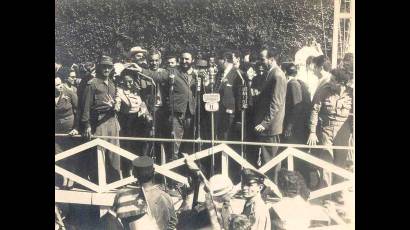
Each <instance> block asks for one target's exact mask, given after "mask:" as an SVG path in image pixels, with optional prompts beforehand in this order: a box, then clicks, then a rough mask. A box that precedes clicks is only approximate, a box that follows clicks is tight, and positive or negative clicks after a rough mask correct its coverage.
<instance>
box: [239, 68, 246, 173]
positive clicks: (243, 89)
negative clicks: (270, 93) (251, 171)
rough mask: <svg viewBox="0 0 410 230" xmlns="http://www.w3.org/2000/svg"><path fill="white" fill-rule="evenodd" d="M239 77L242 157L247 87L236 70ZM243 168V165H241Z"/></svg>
mask: <svg viewBox="0 0 410 230" xmlns="http://www.w3.org/2000/svg"><path fill="white" fill-rule="evenodd" d="M237 72H238V75H239V77H240V78H241V81H242V86H241V157H242V158H244V151H243V142H244V139H245V110H246V109H247V108H248V88H247V87H246V84H245V80H244V79H243V77H242V74H241V72H240V71H239V70H237ZM241 168H242V169H243V166H241Z"/></svg>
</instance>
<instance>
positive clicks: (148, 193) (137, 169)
mask: <svg viewBox="0 0 410 230" xmlns="http://www.w3.org/2000/svg"><path fill="white" fill-rule="evenodd" d="M132 165H133V175H134V176H135V177H136V178H137V181H138V183H139V185H140V186H141V187H142V189H143V193H144V194H143V196H144V197H145V201H146V202H147V203H148V208H149V209H150V213H151V215H152V217H153V218H154V219H155V221H156V223H157V225H158V228H159V229H160V230H168V229H175V228H176V224H177V216H176V213H175V209H174V203H173V201H172V199H171V197H170V196H169V195H168V194H167V193H165V192H164V191H163V190H161V188H160V187H159V186H158V185H155V184H154V183H153V178H154V161H153V160H152V158H150V157H148V156H142V157H138V158H136V159H135V160H133V161H132ZM140 191H141V192H142V190H140Z"/></svg>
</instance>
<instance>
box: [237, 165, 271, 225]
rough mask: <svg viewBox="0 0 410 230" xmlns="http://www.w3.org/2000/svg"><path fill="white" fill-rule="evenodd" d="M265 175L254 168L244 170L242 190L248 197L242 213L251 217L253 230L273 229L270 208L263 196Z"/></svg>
mask: <svg viewBox="0 0 410 230" xmlns="http://www.w3.org/2000/svg"><path fill="white" fill-rule="evenodd" d="M265 177H266V176H265V175H263V174H262V173H260V172H258V171H256V170H254V169H250V168H244V169H243V170H242V192H243V196H244V197H245V199H246V202H245V206H244V208H243V211H242V214H244V215H246V216H247V217H248V218H249V219H250V222H251V225H252V227H251V229H252V230H268V229H271V220H270V215H269V209H268V207H267V206H266V204H265V202H264V201H263V200H262V196H261V192H262V191H263V190H264V189H265V185H264V180H265Z"/></svg>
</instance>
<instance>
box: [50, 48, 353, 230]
mask: <svg viewBox="0 0 410 230" xmlns="http://www.w3.org/2000/svg"><path fill="white" fill-rule="evenodd" d="M280 52H281V51H280V50H277V49H275V48H274V47H269V46H264V47H262V48H261V49H260V50H252V51H248V52H243V53H239V52H238V51H236V50H223V51H220V52H215V53H209V54H201V55H197V54H195V53H194V52H192V51H190V50H184V51H182V52H181V53H179V54H170V55H168V56H166V57H163V56H162V54H161V52H160V51H158V50H156V49H152V50H145V49H143V48H142V47H139V46H136V47H133V48H132V49H131V50H130V52H129V56H128V58H126V59H124V60H115V59H113V58H112V57H109V56H108V55H101V56H100V57H99V58H98V60H96V61H95V62H86V63H78V64H73V65H71V66H62V65H61V63H58V62H56V63H55V88H56V90H55V126H56V133H63V134H69V135H71V136H75V135H80V134H81V136H82V138H78V137H56V142H55V143H56V149H55V151H56V154H57V153H60V152H62V151H65V150H67V149H70V148H72V147H74V146H76V145H79V144H81V143H83V142H85V141H88V140H90V139H91V137H92V136H113V137H118V136H123V137H157V138H176V139H198V138H201V139H205V140H210V139H211V135H212V130H211V122H212V121H211V113H210V112H208V111H206V109H205V103H204V102H203V100H202V95H203V94H206V93H219V94H220V102H219V110H218V111H216V112H215V114H214V115H215V116H214V123H215V136H214V138H215V139H217V140H229V141H240V140H241V135H240V134H241V129H243V130H244V134H245V136H244V140H245V141H254V142H263V143H291V144H307V145H316V144H319V145H327V146H330V145H344V146H347V145H349V142H351V141H352V140H353V137H352V133H353V117H352V116H353V86H354V84H353V55H352V54H351V53H348V54H345V56H344V58H343V60H342V61H340V63H338V66H337V68H334V69H331V64H330V60H329V59H328V58H327V57H326V56H325V55H323V53H322V51H321V49H320V45H318V44H316V43H315V42H314V40H312V41H310V42H309V43H308V44H306V46H305V47H303V48H302V49H301V50H300V51H298V52H297V53H296V55H295V59H294V60H291V61H284V62H280V60H278V55H279V53H280ZM242 121H244V122H243V123H242ZM104 140H106V141H108V142H110V143H111V144H114V145H117V146H120V147H121V148H124V149H126V150H128V151H130V152H132V153H134V154H136V155H138V156H144V158H142V159H145V161H143V160H141V159H140V160H141V161H143V163H141V162H138V161H137V160H136V162H130V161H129V160H125V159H123V158H121V157H120V156H119V155H117V154H114V153H111V152H110V151H106V153H105V154H106V159H107V160H106V167H107V182H108V183H110V182H113V181H116V180H118V179H121V178H126V177H128V176H132V175H135V176H136V177H137V178H138V177H139V175H138V173H134V172H135V169H136V168H138V167H140V168H141V167H142V168H145V167H148V168H149V167H150V166H152V164H153V163H154V162H155V163H157V164H162V163H164V162H169V161H172V160H176V159H179V158H181V157H183V154H182V153H188V154H192V153H195V152H197V151H198V150H199V149H205V148H209V147H210V145H209V144H201V145H200V144H192V143H185V142H180V141H175V142H173V143H171V142H148V141H130V140H121V141H120V140H119V139H109V138H106V139H104ZM230 146H231V147H232V148H233V149H234V150H235V151H236V152H238V153H239V152H240V145H230ZM162 149H163V150H164V151H163V152H164V153H165V156H164V155H161V150H162ZM282 150H283V148H279V147H271V146H245V149H244V152H245V155H244V157H245V158H246V160H247V161H249V162H250V163H251V164H253V165H254V166H255V167H256V168H260V167H261V166H263V165H264V164H266V163H267V162H269V161H270V160H271V159H273V158H274V157H275V156H277V155H278V154H279V153H280V152H281V151H282ZM302 150H304V151H305V150H306V151H309V153H310V154H312V155H314V156H316V157H318V158H320V159H323V160H326V161H328V162H331V163H333V164H336V165H338V166H340V167H343V168H345V169H349V170H351V169H352V166H353V159H354V156H352V154H351V152H350V151H347V150H331V149H309V148H307V147H306V148H303V149H302ZM87 151H88V152H94V151H95V149H90V150H87ZM95 155H96V154H82V155H78V156H76V157H75V158H73V159H71V160H72V162H70V163H68V162H67V163H65V165H64V166H65V168H67V169H68V170H69V171H71V172H76V173H77V174H80V175H82V176H83V177H84V178H88V179H89V180H91V181H98V180H97V175H98V173H97V169H96V162H97V160H96V156H95ZM148 159H152V162H150V161H149V160H148ZM147 162H149V163H147ZM218 162H220V161H218V160H217V161H216V164H215V165H212V164H211V161H210V160H209V159H204V160H201V161H198V162H197V163H198V165H199V166H198V167H196V164H195V163H193V162H187V165H188V167H185V168H181V169H178V170H179V171H178V172H179V173H181V174H183V175H184V176H188V177H193V178H195V177H199V178H200V176H198V175H199V174H198V173H197V171H198V170H199V171H201V172H203V173H204V174H205V175H206V176H207V177H210V178H211V179H210V181H211V182H212V178H214V180H215V176H217V175H219V173H220V169H219V168H220V165H219V164H218ZM229 163H230V167H229V168H230V172H229V176H230V177H231V178H232V181H231V179H229V178H224V179H223V180H222V182H221V181H220V183H219V184H232V183H234V184H235V183H237V182H238V181H241V182H242V192H243V191H246V192H245V193H246V194H248V195H249V194H250V193H252V192H250V190H252V189H254V192H255V194H253V195H249V199H247V201H248V202H247V204H245V207H244V211H243V213H242V214H243V215H239V216H235V217H234V218H233V216H232V215H231V214H232V213H229V212H228V214H226V213H225V214H224V216H225V217H227V218H228V217H229V218H228V219H229V221H222V219H224V218H223V217H220V216H218V211H217V210H218V209H216V213H215V218H214V221H212V217H213V214H212V207H211V206H212V205H211V203H212V202H208V205H205V206H206V207H207V208H205V209H206V210H207V215H208V216H209V217H210V223H213V226H214V229H217V228H218V227H215V225H222V226H219V228H223V229H271V219H275V218H276V219H277V220H279V219H281V218H284V217H283V216H281V215H279V214H278V213H279V212H280V211H278V210H279V209H280V207H279V206H280V205H279V206H278V207H277V210H276V211H277V212H276V214H275V213H274V214H272V213H271V214H270V213H269V210H268V209H267V208H266V207H265V203H264V201H263V200H262V198H260V199H259V198H258V199H254V198H252V197H259V196H261V193H262V191H263V190H265V186H264V185H263V180H264V178H265V177H266V176H267V177H268V178H269V179H271V180H272V181H273V182H274V183H276V184H278V185H280V186H279V187H280V188H281V190H282V191H285V193H289V194H291V195H288V197H291V198H292V199H291V200H288V201H286V202H289V203H292V202H296V203H298V202H297V201H295V199H293V198H295V197H297V199H299V198H300V197H303V198H302V199H300V201H301V203H304V202H305V201H306V200H307V197H308V194H307V195H306V191H308V190H314V189H318V188H322V187H326V186H330V185H332V184H335V183H336V182H340V181H341V180H342V178H340V177H337V176H334V177H332V174H331V173H330V172H328V171H326V170H319V169H318V168H315V167H313V166H312V165H310V164H307V163H304V162H302V161H297V160H296V161H295V172H289V171H286V170H283V169H281V168H282V167H281V165H280V164H279V165H277V166H276V167H275V168H274V170H271V171H269V172H268V173H267V174H266V176H265V175H259V174H258V172H257V171H252V170H250V169H244V170H241V168H240V167H241V166H240V165H235V164H234V163H233V162H229ZM141 164H142V166H141ZM197 169H198V170H197ZM247 170H248V171H247ZM249 170H250V171H249ZM137 171H138V170H137ZM145 171H147V170H145ZM148 171H149V170H148ZM149 172H150V171H149ZM193 172H195V173H193ZM139 174H141V173H139ZM193 175H194V176H193ZM146 177H148V178H143V179H139V180H142V181H140V183H142V184H141V186H142V187H144V186H143V184H144V183H145V184H146V185H147V186H146V189H148V188H151V187H152V186H153V185H152V186H151V184H150V183H152V180H153V179H154V178H152V177H153V176H152V175H151V174H150V175H146ZM244 178H245V179H244ZM193 180H194V181H195V180H197V179H193ZM228 180H229V181H228ZM143 181H145V182H143ZM227 181H228V182H227ZM300 181H303V183H306V184H305V185H303V186H302V185H300V183H301V182H300ZM147 183H148V184H147ZM161 184H163V181H162V180H161ZM194 184H195V183H194ZM216 184H218V183H216ZM296 184H298V185H296ZM191 185H192V184H191ZM56 186H59V187H64V188H72V187H73V186H75V184H74V182H73V181H71V180H69V179H67V178H62V177H58V178H57V177H56ZM192 186H193V187H195V186H194V185H192ZM213 186H214V187H215V186H216V187H217V185H213ZM292 186H293V187H292ZM295 186H296V187H295ZM302 187H303V189H302ZM292 189H293V190H292ZM165 190H166V191H167V192H168V193H169V194H172V192H174V191H180V190H181V185H180V184H179V183H175V182H169V183H168V184H167V185H166V186H165ZM193 190H195V189H193ZM193 190H192V191H193ZM209 190H210V191H211V193H210V194H211V196H212V195H214V196H215V197H224V198H223V199H222V201H221V203H223V204H226V205H228V203H229V202H227V200H229V199H231V198H232V196H233V195H231V196H226V194H228V193H229V194H231V193H232V191H233V188H229V189H228V190H229V192H228V191H226V193H222V194H214V193H213V192H212V191H214V192H215V191H216V190H214V188H212V184H211V188H210V189H209ZM302 190H303V191H302ZM252 191H253V190H252ZM153 193H155V192H153ZM192 193H194V192H192ZM307 193H308V192H307ZM185 195H186V194H185ZM167 196H168V195H167V194H166V193H165V195H161V196H159V197H157V198H155V199H160V200H164V199H165V200H168V199H170V198H169V197H167ZM164 197H165V198H164ZM186 197H189V196H187V195H186V196H185V198H186ZM245 198H246V196H245ZM209 199H211V198H208V200H209ZM331 199H332V200H333V201H334V202H336V203H343V202H344V197H343V196H342V194H341V193H338V194H336V195H334V196H332V197H331ZM211 200H212V199H211ZM282 201H283V202H282ZM282 201H281V202H282V204H283V203H284V202H285V201H284V200H282ZM302 201H303V202H302ZM153 203H155V202H153ZM205 203H207V202H205ZM248 203H249V204H248ZM171 204H172V202H171ZM194 204H195V199H194ZM298 204H300V202H299V203H298ZM164 205H166V206H170V205H169V202H165V203H164ZM151 206H152V205H151ZM171 206H172V205H171ZM193 206H195V205H191V206H190V208H187V210H191V209H192V208H193ZM255 207H256V208H255ZM151 209H155V210H157V211H154V212H156V213H153V216H154V217H156V218H154V219H157V221H156V222H157V224H158V223H159V225H161V226H160V227H159V228H160V229H174V228H175V227H176V226H177V221H176V219H174V215H173V214H172V212H174V211H175V210H173V208H172V210H171V208H169V210H171V211H169V215H166V216H167V217H166V218H165V217H164V216H163V215H162V214H158V212H160V211H158V209H157V207H151ZM164 210H165V209H164ZM166 210H168V209H166ZM222 210H224V208H223V207H222ZM255 210H256V211H255ZM260 210H262V211H260ZM221 212H222V211H221ZM199 213H200V212H198V213H196V215H200V214H199ZM222 213H223V212H222ZM189 215H192V213H190V214H189ZM132 216H136V214H135V215H132ZM160 216H162V217H160ZM128 217H129V216H127V218H128ZM273 217H275V218H273ZM124 218H125V217H124ZM161 218H162V219H161ZM164 218H165V219H167V220H169V221H171V222H172V223H173V224H172V226H171V227H170V226H168V227H167V224H168V222H167V223H164ZM175 218H177V217H176V216H175ZM184 218H187V217H186V216H185V217H183V216H180V218H178V219H179V220H180V221H181V220H182V219H184ZM289 218H290V217H289ZM159 219H161V220H159ZM122 220H123V219H122ZM135 220H136V218H132V219H131V220H130V219H127V221H125V219H124V222H126V223H131V222H133V221H135ZM233 220H235V221H233ZM241 221H243V223H242V222H241ZM236 222H240V223H242V224H239V225H235V224H237V223H236ZM247 222H249V223H248V224H247ZM274 223H276V225H277V226H276V228H275V229H282V228H281V227H280V226H279V225H280V224H279V225H278V223H279V222H278V221H276V222H275V221H274V222H273V223H272V225H274ZM223 225H225V226H223ZM230 225H232V226H237V227H232V226H230ZM282 225H283V223H282ZM239 226H241V227H239ZM246 226H248V228H247V227H246ZM282 227H283V226H282ZM272 228H274V227H273V226H272ZM181 229H183V228H181ZM286 229H290V228H286Z"/></svg>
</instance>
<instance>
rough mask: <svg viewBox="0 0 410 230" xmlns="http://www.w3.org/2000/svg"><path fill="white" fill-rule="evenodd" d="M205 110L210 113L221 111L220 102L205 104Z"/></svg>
mask: <svg viewBox="0 0 410 230" xmlns="http://www.w3.org/2000/svg"><path fill="white" fill-rule="evenodd" d="M205 110H206V111H208V112H215V111H218V110H219V104H218V102H207V103H205Z"/></svg>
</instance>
